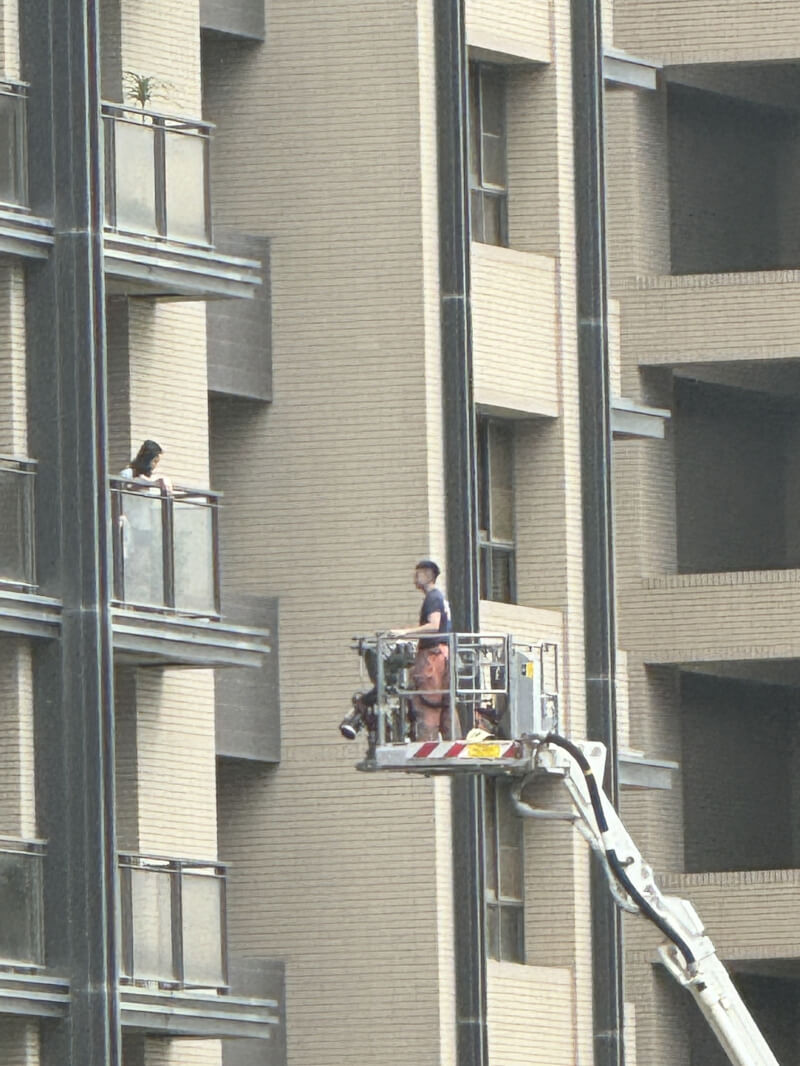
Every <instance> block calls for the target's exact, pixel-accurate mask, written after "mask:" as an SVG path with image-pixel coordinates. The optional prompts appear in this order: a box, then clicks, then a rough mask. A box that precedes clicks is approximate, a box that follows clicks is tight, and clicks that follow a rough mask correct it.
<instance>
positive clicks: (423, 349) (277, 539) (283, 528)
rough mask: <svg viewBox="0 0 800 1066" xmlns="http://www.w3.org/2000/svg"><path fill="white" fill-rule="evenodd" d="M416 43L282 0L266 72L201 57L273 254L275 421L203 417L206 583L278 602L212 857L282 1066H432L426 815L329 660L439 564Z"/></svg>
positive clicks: (340, 660) (212, 50)
mask: <svg viewBox="0 0 800 1066" xmlns="http://www.w3.org/2000/svg"><path fill="white" fill-rule="evenodd" d="M431 19H432V5H431V4H430V3H429V2H421V3H419V4H417V3H407V2H406V3H403V4H400V5H395V6H393V7H392V8H391V9H387V8H386V5H383V4H370V5H367V6H366V8H365V7H364V6H363V5H355V4H350V3H341V2H338V3H323V4H320V5H317V8H316V9H315V19H314V20H313V21H309V19H308V13H307V11H306V10H304V9H300V8H297V6H296V5H294V4H291V3H289V2H288V0H284V2H282V3H279V4H276V5H273V6H272V8H271V32H270V36H269V38H268V43H267V46H266V48H265V49H264V50H262V51H260V52H257V53H256V52H250V53H248V54H246V55H243V56H237V57H236V58H235V59H234V57H233V56H232V55H231V54H229V53H228V51H227V50H226V48H225V47H224V46H223V45H221V44H217V45H210V46H209V48H208V50H207V52H206V57H207V59H208V63H207V68H206V69H207V78H206V82H207V112H208V117H209V118H211V119H212V120H213V119H215V118H217V116H218V115H221V114H224V115H225V116H226V119H227V120H228V121H226V122H225V123H222V124H221V125H220V129H219V133H218V137H217V142H216V149H217V150H216V152H215V156H214V158H215V171H214V184H215V195H216V198H217V204H218V207H219V217H220V218H221V220H223V221H224V222H225V223H227V224H229V225H232V226H234V227H235V226H240V227H241V228H244V229H248V230H250V231H255V232H258V233H264V234H265V235H269V236H270V238H271V269H272V320H273V371H274V396H275V400H274V404H273V406H272V408H271V409H270V410H269V411H254V410H252V409H243V408H241V407H238V406H237V405H236V404H235V403H230V404H219V405H218V404H215V405H214V409H213V417H212V469H213V471H214V477H215V482H216V483H218V485H219V487H220V488H222V489H223V490H224V491H225V493H226V496H225V504H226V506H225V510H224V514H223V519H222V521H223V540H224V549H223V551H224V564H225V574H226V575H227V580H228V582H229V584H230V585H231V586H232V587H235V586H237V585H238V587H242V588H244V587H247V588H250V589H253V590H254V591H255V590H258V591H264V592H273V593H274V592H277V593H279V594H280V597H281V664H280V666H281V704H282V712H283V760H282V763H281V766H280V768H279V769H278V770H277V771H274V772H265V771H255V770H254V771H251V772H244V773H242V772H241V771H239V770H233V769H230V771H229V770H228V769H227V768H224V769H223V771H222V774H221V784H222V791H221V802H220V819H221V820H220V847H221V851H222V853H223V854H225V855H226V856H228V857H232V858H233V859H234V860H235V866H234V868H233V872H232V883H231V894H230V901H231V938H232V943H233V946H234V948H235V950H236V951H239V952H245V953H249V954H258V953H264V954H277V955H284V956H287V986H288V1002H289V1004H290V1016H291V1018H290V1024H289V1056H290V1058H291V1060H292V1061H293V1062H297V1063H309V1064H316V1063H319V1062H321V1061H324V1062H326V1063H330V1064H331V1066H334V1064H336V1063H339V1062H342V1063H343V1062H351V1061H353V1059H359V1060H363V1061H370V1062H372V1061H380V1062H386V1063H390V1062H400V1061H404V1062H405V1061H408V1059H409V1058H413V1059H414V1061H415V1062H419V1063H430V1064H433V1063H439V1062H440V1061H445V1062H446V1061H452V1059H451V1055H452V968H451V962H452V955H451V952H452V947H451V945H450V943H449V938H448V926H447V922H446V920H443V919H442V916H443V915H446V911H447V908H448V907H449V905H450V899H449V866H450V856H449V853H448V849H447V847H446V844H445V843H443V841H442V839H441V834H440V831H439V830H441V828H442V825H443V823H444V824H445V825H446V819H447V814H446V799H445V798H444V797H443V796H442V795H441V794H436V793H435V792H434V790H433V788H432V786H431V783H430V782H424V781H405V780H403V781H399V780H394V779H392V780H389V781H386V780H385V779H375V778H364V777H362V776H360V775H358V774H357V773H356V772H355V771H354V769H353V764H354V762H355V761H356V759H357V758H358V757H359V755H360V752H359V750H358V748H359V747H360V744H359V745H358V746H357V745H355V744H354V745H351V746H348V745H346V744H345V742H343V741H341V739H339V738H338V736H337V732H336V722H337V720H338V718H339V717H341V715H343V714H344V713H345V711H346V710H347V707H348V705H349V698H350V695H351V693H352V692H353V691H354V689H355V688H356V687H357V685H358V671H357V662H356V659H355V657H354V656H352V655H350V654H349V653H348V652H347V646H348V644H349V638H350V635H351V634H352V633H354V632H363V631H369V630H374V629H376V628H385V627H388V626H390V625H393V624H394V625H402V624H409V623H411V622H412V621H413V620H414V619H415V618H416V616H417V614H418V611H419V604H420V597H419V594H418V593H416V592H415V591H414V590H413V588H412V586H411V576H412V568H413V565H414V562H415V561H416V559H417V558H419V557H420V555H421V554H424V553H427V552H428V551H431V552H437V551H439V552H440V551H441V547H442V531H443V520H442V509H443V507H442V489H443V485H444V472H443V469H442V462H441V429H440V427H441V406H440V396H441V393H440V384H439V382H438V364H439V340H438V330H439V325H438V268H437V264H436V260H435V248H436V231H435V172H434V171H432V170H431V168H430V161H431V158H432V155H433V152H434V147H435V124H434V115H433V80H432V69H431V64H432V53H433V40H432V21H431ZM354 27H358V32H357V33H355V32H354ZM299 57H302V59H300V58H299ZM376 69H380V70H381V75H382V76H381V79H380V80H378V81H376V79H375V70H376ZM289 114H291V115H293V116H295V120H294V121H293V122H291V123H287V119H286V116H287V115H289ZM254 129H257V130H259V137H258V138H255V139H254V138H253V135H252V131H253V130H254ZM423 167H424V170H423ZM445 576H446V575H445ZM439 793H441V790H439ZM437 812H438V814H437ZM434 819H436V821H434ZM435 829H436V832H435V831H434V830H435ZM301 885H302V888H301V889H300V887H299V886H301ZM440 920H441V921H442V925H441V927H439V926H438V923H439V921H440ZM409 929H413V930H414V935H413V938H410V939H406V941H405V942H404V948H403V951H402V953H398V951H397V934H398V930H405V931H407V930H409ZM398 999H400V1000H402V1001H403V1002H409V1003H410V1004H411V1007H410V1009H409V1010H408V1011H406V1012H404V1013H403V1016H402V1017H399V1016H397V1015H396V1014H394V1013H393V1012H391V1011H388V1012H387V1010H386V1004H387V1002H395V1001H397V1000H398ZM354 1005H355V1006H354Z"/></svg>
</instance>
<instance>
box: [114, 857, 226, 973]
mask: <svg viewBox="0 0 800 1066" xmlns="http://www.w3.org/2000/svg"><path fill="white" fill-rule="evenodd" d="M119 870H120V908H121V910H120V913H121V922H122V958H121V961H120V974H121V979H122V980H123V981H124V982H126V983H129V984H134V985H143V986H146V987H151V986H153V985H157V986H163V987H165V988H170V989H188V988H190V989H196V988H205V989H214V990H216V991H220V990H221V989H224V988H225V987H226V986H227V972H226V949H225V933H224V927H225V867H224V865H222V864H219V863H207V862H195V861H192V860H188V859H172V858H163V857H160V856H148V855H121V856H120V861H119Z"/></svg>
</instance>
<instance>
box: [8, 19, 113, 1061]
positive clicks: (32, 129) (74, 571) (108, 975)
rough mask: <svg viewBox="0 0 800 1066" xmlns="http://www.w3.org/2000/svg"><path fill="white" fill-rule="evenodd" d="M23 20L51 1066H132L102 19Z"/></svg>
mask: <svg viewBox="0 0 800 1066" xmlns="http://www.w3.org/2000/svg"><path fill="white" fill-rule="evenodd" d="M21 16H22V18H21V27H20V29H21V54H22V59H23V64H22V72H23V76H24V78H25V80H26V81H27V82H29V84H30V89H29V107H30V114H29V118H30V121H29V135H30V141H31V144H30V148H31V157H32V158H36V159H37V164H38V165H37V166H36V167H35V168H32V169H31V173H30V189H31V206H32V209H33V211H34V212H35V213H37V214H42V215H45V216H46V217H51V218H53V220H54V245H53V249H52V252H51V255H50V257H49V259H48V260H47V261H45V262H42V263H37V264H33V265H31V266H30V267H29V269H28V275H27V331H28V382H29V385H30V394H29V415H30V419H29V431H30V444H31V450H32V451H33V452H34V454H35V455H36V458H37V459H38V460H39V471H38V475H37V480H38V490H39V491H38V507H39V511H38V515H37V543H36V547H37V562H38V578H39V582H40V585H41V587H42V589H43V591H44V592H46V593H48V594H50V595H54V596H58V597H59V598H60V599H61V601H62V605H63V609H62V622H61V640H60V641H52V642H48V643H47V644H45V645H43V646H42V647H41V648H39V649H37V653H36V659H35V681H34V684H35V714H36V731H37V737H36V739H37V758H38V766H37V789H38V792H37V800H38V807H39V814H40V825H41V832H42V834H43V835H44V836H46V837H47V841H48V849H47V858H46V863H45V945H46V953H47V958H48V963H49V965H51V966H52V967H53V968H54V970H56V971H57V972H60V973H62V974H63V975H64V976H66V977H68V978H69V981H70V1012H69V1016H68V1018H67V1019H66V1020H65V1021H64V1022H63V1023H61V1024H58V1025H53V1026H49V1027H47V1028H46V1029H44V1028H43V1030H42V1032H43V1042H44V1043H43V1051H44V1061H45V1062H46V1063H48V1064H52V1066H55V1064H56V1063H58V1064H59V1066H60V1064H63V1063H65V1062H73V1063H77V1062H80V1063H85V1064H87V1066H89V1064H100V1063H102V1064H103V1066H119V1062H120V1030H119V1001H118V990H117V985H118V981H117V972H118V962H117V951H116V936H115V934H116V921H115V910H116V842H115V837H114V819H113V805H114V767H113V748H114V719H113V691H112V680H113V661H112V638H111V623H110V614H109V610H108V604H109V581H110V544H109V527H110V515H109V506H108V485H107V470H106V411H105V402H106V380H105V330H104V325H105V324H104V303H105V288H104V275H103V217H104V182H103V175H102V164H103V157H102V150H101V140H102V137H101V129H100V76H99V49H98V23H97V5H96V2H95V0H26V3H25V5H24V6H23V8H22V9H21Z"/></svg>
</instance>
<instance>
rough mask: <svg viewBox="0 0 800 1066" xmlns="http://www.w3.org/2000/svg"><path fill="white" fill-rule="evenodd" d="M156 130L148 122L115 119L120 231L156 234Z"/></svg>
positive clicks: (118, 225) (115, 169)
mask: <svg viewBox="0 0 800 1066" xmlns="http://www.w3.org/2000/svg"><path fill="white" fill-rule="evenodd" d="M155 135H156V131H155V129H154V128H153V126H151V125H150V124H149V123H148V122H141V123H138V122H124V121H122V120H121V119H117V120H115V122H114V153H115V161H114V162H115V166H114V180H115V186H116V211H117V218H116V225H117V228H118V229H120V230H126V231H128V232H131V233H143V234H147V235H148V236H155V235H157V233H158V218H157V214H156V171H155Z"/></svg>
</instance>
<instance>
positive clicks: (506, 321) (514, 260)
mask: <svg viewBox="0 0 800 1066" xmlns="http://www.w3.org/2000/svg"><path fill="white" fill-rule="evenodd" d="M470 258H471V266H472V330H473V350H474V372H475V402H476V403H477V404H478V407H479V408H480V409H481V410H482V411H484V412H486V413H489V414H495V415H499V416H501V417H506V418H531V417H536V416H542V417H551V418H552V417H555V416H556V415H557V414H558V411H559V403H558V356H557V352H558V345H557V333H556V298H555V261H554V260H553V259H550V258H548V257H547V256H543V255H534V254H533V253H529V252H519V251H516V250H515V249H511V248H500V247H496V246H494V245H490V244H477V243H473V244H472V247H471V253H470Z"/></svg>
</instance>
